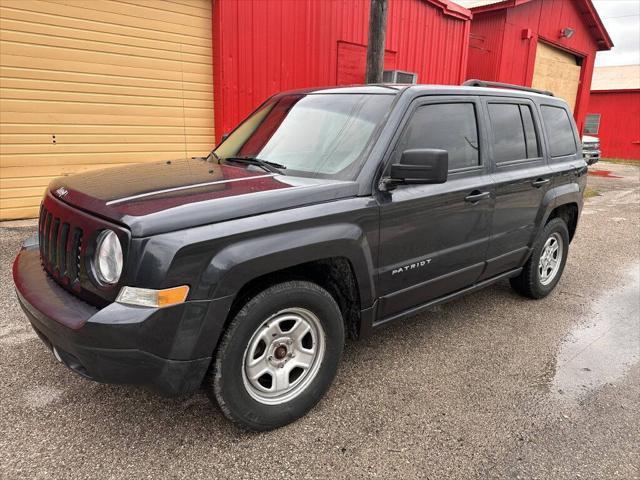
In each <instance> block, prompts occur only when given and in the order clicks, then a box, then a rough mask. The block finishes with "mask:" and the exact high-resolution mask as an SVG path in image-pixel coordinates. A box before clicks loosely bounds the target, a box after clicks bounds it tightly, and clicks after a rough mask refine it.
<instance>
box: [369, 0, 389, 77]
mask: <svg viewBox="0 0 640 480" xmlns="http://www.w3.org/2000/svg"><path fill="white" fill-rule="evenodd" d="M386 30H387V0H371V10H370V12H369V42H368V45H367V71H366V75H365V82H366V83H382V71H383V70H384V40H385V35H386Z"/></svg>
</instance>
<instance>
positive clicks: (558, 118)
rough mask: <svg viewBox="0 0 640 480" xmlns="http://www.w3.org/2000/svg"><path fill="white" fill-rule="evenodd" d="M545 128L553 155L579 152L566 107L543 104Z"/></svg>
mask: <svg viewBox="0 0 640 480" xmlns="http://www.w3.org/2000/svg"><path fill="white" fill-rule="evenodd" d="M540 110H541V111H542V118H543V119H544V129H545V131H546V132H547V139H548V140H549V151H550V153H551V156H552V157H562V156H565V155H573V154H575V153H576V152H577V147H576V140H575V138H574V136H573V129H572V128H571V120H570V119H569V114H568V113H567V111H566V110H565V109H564V108H561V107H552V106H550V105H542V107H540Z"/></svg>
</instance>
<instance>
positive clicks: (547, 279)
mask: <svg viewBox="0 0 640 480" xmlns="http://www.w3.org/2000/svg"><path fill="white" fill-rule="evenodd" d="M562 249H563V243H562V237H561V236H560V234H558V233H552V234H551V235H550V236H549V238H547V241H546V242H545V243H544V246H543V247H542V253H541V254H540V262H539V263H538V275H539V277H540V283H542V285H549V284H550V283H551V282H552V281H553V279H554V278H555V277H556V275H557V274H558V271H559V270H560V264H561V263H562V252H563V250H562Z"/></svg>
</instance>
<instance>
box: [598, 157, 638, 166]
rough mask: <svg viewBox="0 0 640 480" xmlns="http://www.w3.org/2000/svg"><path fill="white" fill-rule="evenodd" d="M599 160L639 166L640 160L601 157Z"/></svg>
mask: <svg viewBox="0 0 640 480" xmlns="http://www.w3.org/2000/svg"><path fill="white" fill-rule="evenodd" d="M600 161H601V162H607V163H617V164H618V165H632V166H634V167H640V160H627V159H626V158H601V159H600Z"/></svg>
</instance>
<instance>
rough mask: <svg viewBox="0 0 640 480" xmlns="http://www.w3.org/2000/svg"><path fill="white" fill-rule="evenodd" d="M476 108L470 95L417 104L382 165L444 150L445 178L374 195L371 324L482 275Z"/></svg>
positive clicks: (484, 190) (488, 195) (488, 206)
mask: <svg viewBox="0 0 640 480" xmlns="http://www.w3.org/2000/svg"><path fill="white" fill-rule="evenodd" d="M481 118H482V106H481V103H480V101H479V100H478V99H477V98H476V97H462V96H452V97H429V99H424V100H418V101H416V103H414V107H413V109H412V110H411V112H410V113H409V115H408V118H407V120H406V122H405V124H404V126H403V127H402V128H401V131H400V132H401V133H400V134H399V138H398V140H397V142H396V143H395V146H394V151H393V153H392V158H391V161H390V163H397V162H399V161H400V156H401V155H402V152H403V151H404V150H407V149H411V148H439V149H444V150H447V151H448V152H449V178H448V180H447V182H446V183H443V184H438V185H401V186H398V187H397V188H396V189H395V190H393V191H391V192H379V197H378V198H379V202H380V212H381V217H380V259H379V260H380V262H379V264H380V269H379V275H378V291H379V292H380V296H381V299H380V306H379V309H378V312H379V317H380V318H379V320H384V319H389V318H393V316H394V315H395V314H399V313H402V312H404V311H407V310H410V309H411V308H412V307H416V306H418V305H421V304H424V303H426V302H428V301H430V300H432V299H435V298H438V297H441V296H443V295H446V294H448V293H451V292H454V291H456V290H460V289H462V288H464V287H466V286H469V285H472V284H473V283H474V282H475V281H476V280H477V279H478V277H479V276H480V274H481V272H482V270H483V269H484V265H485V259H486V251H487V246H488V243H489V237H490V233H491V217H492V215H493V181H492V179H491V175H490V172H489V170H488V166H487V164H486V161H485V154H484V145H485V143H486V142H485V139H484V138H485V133H484V127H483V124H482V122H481V120H480V119H481Z"/></svg>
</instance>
